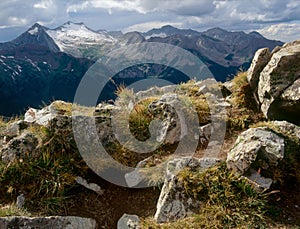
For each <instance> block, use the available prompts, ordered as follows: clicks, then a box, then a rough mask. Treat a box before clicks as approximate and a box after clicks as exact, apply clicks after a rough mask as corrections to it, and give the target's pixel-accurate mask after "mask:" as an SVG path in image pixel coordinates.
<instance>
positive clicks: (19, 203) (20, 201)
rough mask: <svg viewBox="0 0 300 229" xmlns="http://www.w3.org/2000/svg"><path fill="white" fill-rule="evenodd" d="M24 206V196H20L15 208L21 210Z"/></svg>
mask: <svg viewBox="0 0 300 229" xmlns="http://www.w3.org/2000/svg"><path fill="white" fill-rule="evenodd" d="M24 204H25V195H24V194H21V195H19V196H18V197H17V203H16V206H17V208H19V209H21V208H22V207H23V206H24Z"/></svg>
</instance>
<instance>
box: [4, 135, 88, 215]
mask: <svg viewBox="0 0 300 229" xmlns="http://www.w3.org/2000/svg"><path fill="white" fill-rule="evenodd" d="M64 141H66V139H65V138H64V137H63V136H61V135H57V134H54V133H52V132H48V136H47V140H46V139H44V141H43V143H42V144H43V146H42V147H41V148H40V149H38V150H37V152H28V153H27V154H25V155H23V156H22V157H21V158H20V159H18V160H15V161H13V162H11V163H9V164H4V163H3V162H0V184H1V187H0V196H1V197H0V201H1V202H2V203H9V202H12V201H14V200H15V199H16V197H17V196H18V194H19V193H25V196H26V199H27V200H28V201H27V202H26V203H25V204H26V205H25V206H26V208H27V209H28V210H31V211H32V212H38V213H44V214H51V213H54V214H58V213H59V212H60V211H62V210H63V209H64V208H63V206H64V204H65V203H66V200H67V198H68V196H69V195H71V189H72V188H74V187H75V186H76V185H77V184H76V182H75V177H76V176H84V174H85V172H86V171H87V166H86V165H85V163H84V162H83V160H82V158H81V157H80V155H79V153H78V152H77V150H76V149H75V148H72V147H73V146H72V145H71V144H69V143H68V144H66V142H64Z"/></svg>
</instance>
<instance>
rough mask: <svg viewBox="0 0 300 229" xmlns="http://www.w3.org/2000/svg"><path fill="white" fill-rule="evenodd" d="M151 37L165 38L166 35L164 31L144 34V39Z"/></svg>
mask: <svg viewBox="0 0 300 229" xmlns="http://www.w3.org/2000/svg"><path fill="white" fill-rule="evenodd" d="M151 37H161V38H165V37H167V34H165V33H152V34H151V35H150V36H146V37H145V38H146V40H148V39H150V38H151Z"/></svg>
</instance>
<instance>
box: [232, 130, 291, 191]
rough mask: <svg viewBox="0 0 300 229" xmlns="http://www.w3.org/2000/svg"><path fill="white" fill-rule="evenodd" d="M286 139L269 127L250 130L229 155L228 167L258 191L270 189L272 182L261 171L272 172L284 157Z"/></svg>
mask: <svg viewBox="0 0 300 229" xmlns="http://www.w3.org/2000/svg"><path fill="white" fill-rule="evenodd" d="M284 147H285V145H284V139H283V138H281V137H279V136H278V135H277V134H275V133H274V132H272V131H271V130H270V129H268V128H267V127H259V128H250V129H248V130H246V131H245V132H243V133H242V134H240V135H239V137H238V138H237V140H236V143H235V145H234V147H233V148H232V149H231V151H230V152H229V153H228V156H227V161H226V162H227V167H228V168H230V169H232V170H233V171H234V172H235V173H236V174H238V175H241V176H244V177H245V178H246V179H248V180H249V181H250V182H251V183H252V184H253V186H254V188H255V189H256V190H257V191H262V190H264V189H268V188H270V186H271V184H272V180H271V179H270V178H269V177H263V176H261V172H260V171H264V173H265V172H266V173H268V174H272V170H273V168H274V167H275V166H277V165H278V163H279V162H280V161H281V160H282V159H283V157H284Z"/></svg>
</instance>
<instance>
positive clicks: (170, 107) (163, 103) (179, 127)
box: [148, 94, 187, 144]
mask: <svg viewBox="0 0 300 229" xmlns="http://www.w3.org/2000/svg"><path fill="white" fill-rule="evenodd" d="M179 103H180V100H179V98H178V95H177V94H165V95H163V96H162V97H161V98H160V99H159V100H158V101H155V102H153V103H151V104H150V105H149V107H148V110H149V112H150V113H151V114H153V115H154V117H156V118H159V119H160V120H161V121H162V122H161V128H156V130H155V131H156V132H157V133H156V136H157V139H156V140H157V142H163V141H164V142H165V143H170V144H173V143H175V142H179V141H180V140H181V138H182V137H183V136H185V135H186V132H187V130H186V128H187V127H186V126H185V125H184V123H183V122H182V123H180V117H178V115H180V114H177V113H176V110H175V109H176V108H178V104H179ZM181 118H182V117H181ZM181 120H183V119H181Z"/></svg>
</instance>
